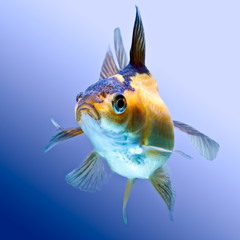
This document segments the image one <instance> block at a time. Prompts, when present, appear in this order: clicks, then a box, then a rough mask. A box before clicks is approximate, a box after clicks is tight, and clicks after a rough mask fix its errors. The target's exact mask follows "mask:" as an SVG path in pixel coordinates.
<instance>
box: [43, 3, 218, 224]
mask: <svg viewBox="0 0 240 240" xmlns="http://www.w3.org/2000/svg"><path fill="white" fill-rule="evenodd" d="M114 48H115V53H116V58H117V61H118V64H116V62H115V60H114V58H113V54H112V52H111V49H110V48H109V49H108V51H107V53H106V56H105V58H104V62H103V65H102V68H101V72H100V77H99V80H98V81H97V82H96V83H94V84H93V85H91V86H89V87H88V88H87V89H86V90H85V91H84V92H80V93H79V94H78V95H77V98H76V102H77V103H76V106H75V117H76V121H77V123H78V124H79V127H76V128H68V129H64V128H62V127H61V126H60V125H59V124H58V123H57V122H55V121H54V120H52V122H53V124H54V125H55V127H56V128H57V129H59V133H57V134H56V135H55V136H53V137H52V138H51V140H50V142H49V144H48V145H47V147H46V148H45V152H47V151H49V150H50V149H51V148H52V147H53V146H55V145H56V144H58V143H59V142H61V141H64V140H66V139H70V138H72V137H75V136H78V135H81V134H85V135H86V136H87V137H88V138H89V139H90V141H91V143H92V145H93V146H94V150H93V151H92V152H91V153H90V154H89V155H88V156H87V158H86V160H85V161H84V162H83V163H82V164H81V165H80V167H78V168H76V169H74V170H73V171H72V172H70V173H69V174H67V176H66V178H65V179H66V182H67V183H68V184H70V185H72V186H73V187H76V188H79V189H80V190H83V191H96V190H99V189H101V187H102V185H103V183H104V182H105V179H106V176H107V173H106V171H105V167H104V161H105V162H107V164H108V165H109V166H110V169H111V170H112V171H113V172H115V173H117V174H119V175H121V176H123V177H125V178H127V185H126V190H125V193H124V199H123V220H124V223H125V224H127V222H128V218H127V211H126V207H127V202H128V199H129V196H130V192H131V189H132V187H133V184H134V182H135V181H136V179H147V180H149V181H150V182H151V184H152V185H153V186H154V188H155V189H156V191H157V192H158V193H159V195H160V196H161V197H162V199H163V200H164V202H165V203H166V205H167V208H168V210H169V213H170V217H172V210H173V205H174V201H175V191H174V190H173V187H172V184H171V179H170V176H169V173H168V170H167V168H166V165H165V163H166V162H167V160H168V159H169V158H170V157H171V156H172V155H176V156H178V155H179V156H183V157H186V158H190V156H188V155H187V154H185V153H184V152H182V151H177V150H174V141H175V137H174V136H175V135H174V128H176V129H178V130H180V131H182V132H183V133H185V134H187V136H188V137H189V139H190V141H191V143H192V145H193V147H195V148H196V150H197V151H198V152H199V153H200V154H201V155H202V156H203V157H204V158H206V159H208V160H213V159H214V158H216V156H217V152H218V150H219V147H220V146H219V144H218V143H217V142H215V141H214V140H212V139H211V138H209V137H208V136H206V135H205V134H203V133H201V132H199V131H198V130H196V129H195V128H193V127H191V126H189V125H187V124H185V123H182V122H180V121H173V120H172V118H171V115H170V113H169V110H168V108H167V106H166V104H165V103H164V101H163V100H162V98H161V97H160V95H159V89H158V84H157V82H156V80H155V79H154V77H153V76H152V74H151V73H150V71H149V70H148V68H147V67H146V65H145V35H144V28H143V23H142V18H141V15H140V11H139V9H138V7H136V17H135V22H134V27H133V35H132V45H131V50H130V61H128V58H127V55H126V52H125V49H124V46H123V41H122V37H121V32H120V29H119V28H116V29H115V31H114Z"/></svg>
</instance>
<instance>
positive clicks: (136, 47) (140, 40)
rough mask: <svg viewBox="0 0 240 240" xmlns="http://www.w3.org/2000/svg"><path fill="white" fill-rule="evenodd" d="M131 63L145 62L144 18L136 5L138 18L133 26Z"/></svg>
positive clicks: (139, 63)
mask: <svg viewBox="0 0 240 240" xmlns="http://www.w3.org/2000/svg"><path fill="white" fill-rule="evenodd" d="M130 63H131V64H133V65H135V66H138V65H141V64H143V65H144V64H145V37H144V29H143V24H142V19H141V16H140V12H139V10H138V7H136V18H135V23H134V28H133V37H132V47H131V50H130Z"/></svg>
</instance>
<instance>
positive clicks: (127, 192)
mask: <svg viewBox="0 0 240 240" xmlns="http://www.w3.org/2000/svg"><path fill="white" fill-rule="evenodd" d="M134 182H135V179H128V180H127V186H126V189H125V193H124V199H123V221H124V223H125V224H127V223H128V219H127V211H126V207H127V202H128V198H129V195H130V193H131V190H132V186H133V184H134Z"/></svg>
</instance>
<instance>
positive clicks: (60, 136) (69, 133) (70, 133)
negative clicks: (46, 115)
mask: <svg viewBox="0 0 240 240" xmlns="http://www.w3.org/2000/svg"><path fill="white" fill-rule="evenodd" d="M51 121H52V123H53V125H54V126H55V127H56V128H57V129H58V130H60V132H59V133H57V134H56V135H54V136H52V137H51V139H50V141H49V143H48V145H47V146H46V147H45V148H44V152H48V151H49V150H50V149H52V148H53V147H54V146H56V145H57V144H58V143H60V142H62V141H65V140H67V139H69V138H73V137H75V136H78V135H80V134H83V131H82V129H81V128H80V127H76V128H67V129H64V128H62V127H61V126H60V125H59V124H58V123H57V122H56V121H55V120H53V119H51Z"/></svg>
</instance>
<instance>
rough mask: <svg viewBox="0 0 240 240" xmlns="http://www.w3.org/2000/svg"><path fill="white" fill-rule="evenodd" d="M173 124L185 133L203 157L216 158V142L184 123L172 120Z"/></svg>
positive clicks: (217, 145)
mask: <svg viewBox="0 0 240 240" xmlns="http://www.w3.org/2000/svg"><path fill="white" fill-rule="evenodd" d="M173 124H174V127H176V128H178V129H179V130H181V131H182V132H185V133H187V135H188V137H189V139H190V141H191V143H192V145H193V146H194V147H195V148H196V149H197V151H198V152H199V153H200V154H201V155H202V156H203V157H204V158H206V159H208V160H213V159H214V158H216V156H217V153H218V150H219V147H220V146H219V144H218V143H216V142H215V141H214V140H212V139H211V138H209V137H208V136H206V135H204V134H203V133H201V132H199V131H198V130H196V129H195V128H193V127H191V126H189V125H187V124H185V123H182V122H179V121H173Z"/></svg>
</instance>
